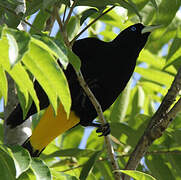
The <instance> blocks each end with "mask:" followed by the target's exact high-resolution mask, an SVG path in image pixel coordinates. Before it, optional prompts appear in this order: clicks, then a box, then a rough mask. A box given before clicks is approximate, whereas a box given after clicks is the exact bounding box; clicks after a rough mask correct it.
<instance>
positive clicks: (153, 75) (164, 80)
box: [135, 66, 174, 87]
mask: <svg viewBox="0 0 181 180" xmlns="http://www.w3.org/2000/svg"><path fill="white" fill-rule="evenodd" d="M135 71H136V72H137V73H139V74H140V75H142V76H143V77H144V78H145V79H147V80H150V81H153V82H155V83H158V84H162V85H165V86H167V87H169V86H170V84H171V83H172V81H173V79H174V77H173V76H171V75H170V74H168V73H166V72H162V71H160V70H156V69H152V68H149V70H148V69H147V68H141V67H138V66H137V67H136V69H135Z"/></svg>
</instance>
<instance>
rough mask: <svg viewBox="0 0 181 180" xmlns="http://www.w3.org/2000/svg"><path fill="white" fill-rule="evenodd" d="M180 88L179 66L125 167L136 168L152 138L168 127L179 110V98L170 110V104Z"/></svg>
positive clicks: (180, 72)
mask: <svg viewBox="0 0 181 180" xmlns="http://www.w3.org/2000/svg"><path fill="white" fill-rule="evenodd" d="M180 90H181V68H180V69H179V70H178V73H177V75H176V76H175V79H174V81H173V83H172V85H171V87H170V89H169V90H168V93H167V94H166V96H165V97H164V99H163V101H162V103H161V105H160V107H159V108H158V110H157V111H156V113H155V114H154V116H153V117H152V118H151V120H150V122H149V124H148V126H147V128H146V130H145V132H144V134H143V136H142V137H141V138H140V140H139V142H138V144H137V145H136V147H135V149H134V151H133V152H132V153H131V156H130V158H129V160H128V163H127V165H126V167H125V169H131V170H134V169H136V168H137V166H138V164H139V162H140V160H141V158H142V157H143V156H144V155H145V153H146V152H147V150H148V148H149V146H150V145H151V144H152V143H153V141H154V140H156V139H158V138H159V137H161V136H162V134H163V132H164V131H165V129H166V128H167V127H168V125H169V123H170V122H171V120H172V119H173V118H174V117H175V116H176V114H177V113H178V112H179V111H180V110H181V99H179V100H178V102H177V103H176V104H175V105H174V106H173V108H172V109H171V110H170V107H171V105H172V104H173V103H174V102H175V99H176V97H177V95H178V94H179V91H180ZM123 179H126V180H127V179H129V177H128V176H124V175H123Z"/></svg>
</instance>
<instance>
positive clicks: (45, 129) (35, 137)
mask: <svg viewBox="0 0 181 180" xmlns="http://www.w3.org/2000/svg"><path fill="white" fill-rule="evenodd" d="M79 122H80V119H79V117H78V116H76V115H75V113H74V112H73V111H71V112H70V115H69V118H68V119H67V114H66V112H65V111H64V108H63V106H62V104H60V106H59V108H58V111H57V115H56V116H55V115H54V111H53V108H52V106H51V105H49V106H48V108H47V109H46V111H45V113H44V114H43V116H42V118H41V119H40V122H39V123H38V125H37V127H36V128H35V130H34V131H33V133H32V136H31V137H30V143H31V145H32V147H33V149H34V150H39V151H41V150H42V149H43V148H45V147H46V146H47V145H48V144H49V143H50V142H51V141H52V140H53V139H55V138H56V137H57V136H59V135H60V134H62V133H64V132H65V131H67V130H69V129H70V128H72V127H74V126H75V125H76V124H78V123H79Z"/></svg>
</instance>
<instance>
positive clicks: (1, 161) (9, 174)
mask: <svg viewBox="0 0 181 180" xmlns="http://www.w3.org/2000/svg"><path fill="white" fill-rule="evenodd" d="M0 169H1V170H0V177H1V179H3V180H15V177H16V168H15V165H14V161H13V159H12V157H11V156H10V155H9V154H8V153H7V152H6V151H5V148H3V147H2V146H0Z"/></svg>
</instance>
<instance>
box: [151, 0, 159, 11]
mask: <svg viewBox="0 0 181 180" xmlns="http://www.w3.org/2000/svg"><path fill="white" fill-rule="evenodd" d="M151 3H152V4H153V7H154V8H155V9H158V5H157V3H156V1H155V0H151Z"/></svg>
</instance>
